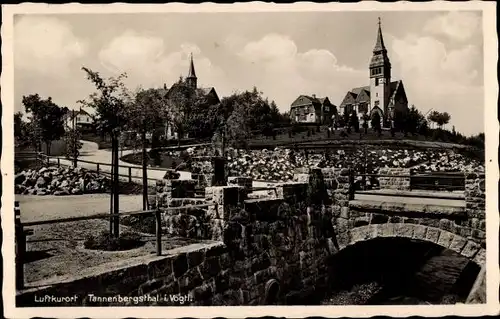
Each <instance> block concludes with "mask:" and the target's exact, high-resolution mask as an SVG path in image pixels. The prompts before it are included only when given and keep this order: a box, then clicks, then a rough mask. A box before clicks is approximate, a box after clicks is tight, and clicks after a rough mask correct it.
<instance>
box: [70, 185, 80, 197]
mask: <svg viewBox="0 0 500 319" xmlns="http://www.w3.org/2000/svg"><path fill="white" fill-rule="evenodd" d="M71 194H72V195H81V194H83V191H82V190H81V189H80V188H78V187H75V188H73V189H72V190H71Z"/></svg>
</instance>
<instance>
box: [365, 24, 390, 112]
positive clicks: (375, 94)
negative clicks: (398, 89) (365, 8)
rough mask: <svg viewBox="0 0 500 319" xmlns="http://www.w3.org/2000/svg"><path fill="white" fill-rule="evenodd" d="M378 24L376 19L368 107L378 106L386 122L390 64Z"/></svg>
mask: <svg viewBox="0 0 500 319" xmlns="http://www.w3.org/2000/svg"><path fill="white" fill-rule="evenodd" d="M380 24H381V23H380V18H378V33H377V42H376V43H375V47H374V48H373V56H372V59H371V61H370V106H371V108H372V109H373V108H374V107H375V106H378V107H379V108H380V109H381V110H382V111H383V112H384V114H383V116H384V119H385V120H387V116H388V112H389V110H388V109H387V108H388V104H389V95H390V87H391V62H390V61H389V57H388V56H387V50H386V48H385V45H384V37H383V36H382V27H381V25H380Z"/></svg>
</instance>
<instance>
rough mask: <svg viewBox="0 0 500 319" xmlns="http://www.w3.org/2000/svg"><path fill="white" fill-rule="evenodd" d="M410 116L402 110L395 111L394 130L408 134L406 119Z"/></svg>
mask: <svg viewBox="0 0 500 319" xmlns="http://www.w3.org/2000/svg"><path fill="white" fill-rule="evenodd" d="M407 116H408V114H407V113H406V114H405V112H403V111H401V110H394V128H395V129H396V130H397V131H400V132H406V131H407V130H406V125H405V122H406V118H407Z"/></svg>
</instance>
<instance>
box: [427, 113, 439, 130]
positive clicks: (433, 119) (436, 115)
mask: <svg viewBox="0 0 500 319" xmlns="http://www.w3.org/2000/svg"><path fill="white" fill-rule="evenodd" d="M439 116H440V113H439V112H438V111H432V112H431V113H429V115H427V120H429V122H431V124H433V123H437V122H438V121H439ZM431 127H432V125H431Z"/></svg>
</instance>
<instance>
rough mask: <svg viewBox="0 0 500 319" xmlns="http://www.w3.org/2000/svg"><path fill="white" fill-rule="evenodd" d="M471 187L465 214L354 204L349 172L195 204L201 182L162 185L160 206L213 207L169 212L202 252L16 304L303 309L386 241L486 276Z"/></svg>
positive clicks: (134, 264) (245, 187) (114, 271)
mask: <svg viewBox="0 0 500 319" xmlns="http://www.w3.org/2000/svg"><path fill="white" fill-rule="evenodd" d="M465 179H466V190H465V194H464V199H463V205H459V206H456V205H455V206H447V205H434V204H425V203H410V204H409V203H406V202H405V201H399V202H397V201H394V202H390V201H383V200H378V201H374V200H363V199H357V198H356V196H355V193H354V186H353V185H354V178H353V175H352V172H351V171H350V170H349V169H338V170H337V169H312V170H308V171H302V172H300V173H298V174H296V175H295V182H290V183H284V184H279V185H277V186H276V189H275V191H272V190H271V191H269V194H264V195H256V194H255V193H252V191H251V185H252V181H251V180H250V179H248V178H243V177H238V178H230V179H229V181H228V184H229V185H228V186H213V187H207V188H206V190H205V198H201V199H200V198H193V197H194V189H195V185H196V182H195V181H189V180H164V181H161V182H158V184H157V196H156V197H157V198H156V199H157V200H156V205H157V206H158V207H165V206H170V207H172V206H183V205H185V204H196V203H203V202H208V203H211V204H210V206H209V207H208V209H180V210H176V211H164V215H163V220H164V221H163V222H164V225H163V228H164V232H165V233H166V235H170V236H182V237H190V238H196V239H199V240H200V244H195V245H190V246H186V247H182V248H181V249H175V251H174V250H172V251H166V252H163V253H162V256H159V257H157V256H152V255H150V256H144V257H141V258H136V259H134V260H127V261H123V263H121V264H119V263H115V264H113V265H112V267H111V266H110V267H109V268H108V269H104V268H105V267H100V268H99V270H96V271H94V272H93V273H92V270H89V271H88V273H87V275H86V276H85V277H84V278H83V277H82V278H75V279H74V280H72V281H66V282H64V283H61V284H52V285H48V286H45V287H44V288H40V289H35V290H33V289H32V290H28V291H22V292H19V293H18V297H17V301H18V304H20V305H23V304H29V303H30V300H31V299H33V296H34V295H35V294H41V293H43V294H52V295H55V296H57V295H58V294H61V292H62V293H64V294H66V295H69V294H71V295H72V294H76V295H79V296H81V298H79V299H78V300H79V302H81V304H85V305H96V304H93V303H89V300H88V298H87V296H88V295H89V294H91V293H93V294H96V295H100V296H106V295H113V294H116V293H117V292H119V293H120V294H121V295H124V296H131V297H138V296H144V295H148V296H156V295H158V294H161V295H164V294H189V295H190V296H192V299H191V302H190V304H192V305H259V304H301V302H303V301H304V300H306V299H307V298H310V297H311V296H314V295H315V294H316V293H318V292H321V291H325V290H327V289H328V285H329V268H328V267H329V266H328V262H329V260H330V257H331V256H333V255H336V254H338V253H339V252H340V251H342V250H344V249H346V247H349V246H351V245H354V244H355V243H358V242H362V241H369V240H372V239H375V238H387V237H399V238H408V239H416V240H421V241H427V242H432V243H434V244H437V245H439V246H442V247H445V248H448V249H451V250H453V251H455V252H457V253H459V254H461V255H463V256H465V257H467V258H469V260H471V261H472V262H474V263H476V264H477V265H479V266H480V267H483V269H484V264H485V249H486V247H485V241H486V237H485V204H484V191H485V190H484V175H479V174H476V173H467V174H466V175H465ZM103 269H104V270H103ZM89 273H92V275H89ZM481 274H483V275H484V272H481ZM483 279H484V278H483ZM479 281H480V278H478V282H479ZM100 283H106V284H105V285H103V284H100ZM483 297H484V296H482V297H480V298H479V300H484V299H482V298H483ZM476 299H477V298H476ZM147 304H148V305H151V303H150V302H149V303H147ZM61 305H64V304H61ZM98 305H123V303H116V302H115V303H114V302H104V303H100V304H98ZM129 305H131V306H137V305H140V303H137V302H135V301H134V302H132V301H131V302H130V303H129ZM153 305H172V304H171V303H168V302H165V301H163V302H162V301H161V300H158V301H155V302H153Z"/></svg>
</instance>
